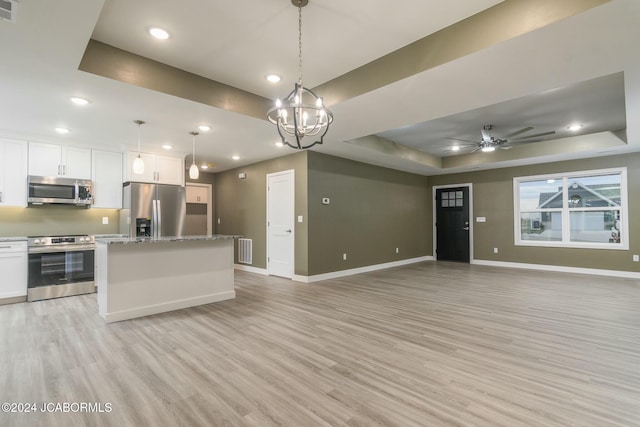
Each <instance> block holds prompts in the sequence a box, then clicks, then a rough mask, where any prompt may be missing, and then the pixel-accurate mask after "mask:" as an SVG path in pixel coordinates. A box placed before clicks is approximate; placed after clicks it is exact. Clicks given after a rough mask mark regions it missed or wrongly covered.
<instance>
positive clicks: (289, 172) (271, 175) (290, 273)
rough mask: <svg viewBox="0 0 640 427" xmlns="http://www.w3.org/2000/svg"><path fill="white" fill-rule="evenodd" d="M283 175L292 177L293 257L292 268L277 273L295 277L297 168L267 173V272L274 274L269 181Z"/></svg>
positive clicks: (290, 250)
mask: <svg viewBox="0 0 640 427" xmlns="http://www.w3.org/2000/svg"><path fill="white" fill-rule="evenodd" d="M282 175H289V176H290V179H291V188H290V192H291V193H290V196H291V218H290V220H291V242H290V245H291V246H290V247H289V252H290V254H291V259H290V263H291V268H290V271H288V272H286V274H275V275H277V276H279V277H286V278H289V279H291V278H293V276H294V274H295V170H294V169H289V170H284V171H280V172H274V173H269V174H267V177H266V178H267V179H266V191H267V206H266V208H267V218H266V226H267V274H269V275H271V274H273V272H272V269H271V267H270V259H271V256H272V254H271V253H270V247H271V242H270V240H271V229H270V224H269V222H270V216H271V213H270V212H269V203H270V197H271V196H270V193H269V182H270V179H271V178H274V177H278V176H282Z"/></svg>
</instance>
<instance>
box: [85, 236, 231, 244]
mask: <svg viewBox="0 0 640 427" xmlns="http://www.w3.org/2000/svg"><path fill="white" fill-rule="evenodd" d="M240 237H242V236H235V235H234V236H230V235H223V234H213V235H210V236H206V235H202V236H181V237H178V236H167V237H157V238H155V237H144V238H143V237H106V238H105V237H98V236H96V243H103V244H107V245H114V244H116V245H128V244H132V243H162V242H189V241H195V240H227V239H238V238H240Z"/></svg>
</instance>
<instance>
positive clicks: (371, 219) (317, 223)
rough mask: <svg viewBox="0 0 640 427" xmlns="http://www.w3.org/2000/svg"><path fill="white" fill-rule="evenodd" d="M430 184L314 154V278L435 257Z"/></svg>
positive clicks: (311, 197)
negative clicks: (432, 253)
mask: <svg viewBox="0 0 640 427" xmlns="http://www.w3.org/2000/svg"><path fill="white" fill-rule="evenodd" d="M427 181H428V179H427V177H425V176H422V175H415V174H411V173H406V172H400V171H397V170H393V169H387V168H382V167H379V166H373V165H369V164H365V163H360V162H356V161H352V160H347V159H343V158H339V157H333V156H328V155H325V154H320V153H316V152H309V221H308V222H309V275H315V274H322V273H328V272H332V271H339V270H345V269H350V268H357V267H363V266H368V265H375V264H381V263H386V262H391V261H398V260H402V259H407V258H415V257H421V256H426V255H431V246H432V233H431V228H430V227H431V223H430V218H431V215H430V211H431V197H430V193H429V188H428V182H427ZM323 197H328V198H329V199H330V204H329V205H323V204H322V198H323ZM396 248H399V253H398V254H396V252H395V249H396ZM344 253H346V254H347V260H346V261H344V260H343V258H342V255H343V254H344Z"/></svg>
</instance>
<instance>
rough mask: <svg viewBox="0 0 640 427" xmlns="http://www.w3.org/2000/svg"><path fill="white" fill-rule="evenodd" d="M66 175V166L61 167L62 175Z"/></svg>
mask: <svg viewBox="0 0 640 427" xmlns="http://www.w3.org/2000/svg"><path fill="white" fill-rule="evenodd" d="M66 174H67V165H62V175H66Z"/></svg>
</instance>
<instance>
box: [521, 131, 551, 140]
mask: <svg viewBox="0 0 640 427" xmlns="http://www.w3.org/2000/svg"><path fill="white" fill-rule="evenodd" d="M554 133H556V131H555V130H552V131H550V132H542V133H536V134H535V135H527V136H523V137H521V138H516V139H529V138H538V137H539V136H547V135H553V134H554Z"/></svg>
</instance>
